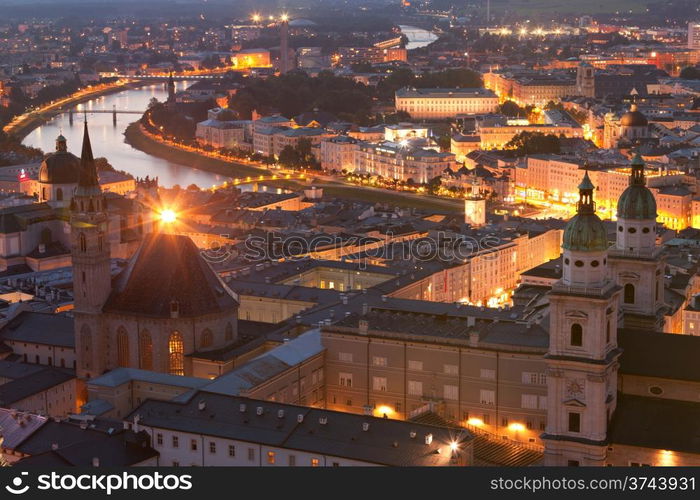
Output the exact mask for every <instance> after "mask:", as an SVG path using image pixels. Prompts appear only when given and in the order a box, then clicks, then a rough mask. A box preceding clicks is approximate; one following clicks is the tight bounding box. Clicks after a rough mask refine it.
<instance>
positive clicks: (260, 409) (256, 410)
mask: <svg viewBox="0 0 700 500" xmlns="http://www.w3.org/2000/svg"><path fill="white" fill-rule="evenodd" d="M255 413H256V414H257V415H262V414H263V407H262V406H258V407H257V408H256V409H255Z"/></svg>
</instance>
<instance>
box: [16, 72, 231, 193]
mask: <svg viewBox="0 0 700 500" xmlns="http://www.w3.org/2000/svg"><path fill="white" fill-rule="evenodd" d="M191 83H193V82H176V84H175V85H176V88H177V90H182V89H184V88H186V87H187V86H189V85H190V84H191ZM153 97H155V98H156V99H158V100H160V101H163V100H164V99H166V98H167V91H166V90H165V86H164V85H163V83H158V84H153V85H148V86H144V87H140V88H137V89H131V90H125V91H123V92H119V93H116V94H110V95H105V96H102V97H97V98H95V99H92V100H90V101H87V102H85V103H83V104H78V105H77V106H75V107H74V108H73V109H74V110H75V111H76V112H75V113H74V114H73V124H72V125H71V124H70V122H69V118H68V113H63V114H60V115H57V116H56V117H54V118H53V119H51V121H49V122H47V123H45V124H43V125H41V126H40V127H37V128H36V129H34V130H32V132H31V133H29V135H27V136H26V137H25V138H24V141H23V142H24V144H26V145H27V146H33V147H36V148H41V149H42V150H43V151H44V152H46V153H48V152H50V151H53V150H54V149H55V141H56V137H57V136H58V135H59V134H61V133H62V134H63V135H64V136H65V137H66V139H67V141H68V149H69V150H70V151H71V152H72V153H73V154H75V155H76V156H80V148H81V146H82V143H83V111H86V112H87V119H88V126H89V127H90V139H91V140H92V151H93V153H94V155H95V157H100V156H104V157H105V158H107V160H108V161H109V162H110V163H111V164H112V165H113V166H114V168H116V169H117V170H123V171H125V172H128V173H130V174H132V175H133V176H135V177H145V176H147V175H149V176H151V177H158V180H159V184H160V185H161V186H164V187H172V186H173V185H175V184H179V185H180V186H182V187H186V186H189V185H190V184H197V185H198V186H200V187H211V186H212V185H215V184H221V183H222V182H224V181H226V180H227V179H228V178H227V177H225V176H221V175H217V174H213V173H210V172H205V171H203V170H196V169H193V168H191V167H188V166H187V165H180V164H177V163H173V162H170V161H167V160H163V159H160V158H156V157H155V156H150V155H148V154H146V153H144V152H142V151H139V150H138V149H134V148H132V147H131V146H130V145H129V144H127V143H125V142H124V130H125V129H126V127H127V126H128V125H129V123H131V122H134V121H136V120H138V119H139V118H140V116H139V115H137V114H117V124H116V125H114V124H113V122H112V113H91V112H90V111H91V110H109V111H111V110H112V106H116V107H117V110H130V111H145V110H146V107H147V106H148V102H149V101H150V100H151V98H153Z"/></svg>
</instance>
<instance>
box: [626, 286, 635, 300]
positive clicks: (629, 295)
mask: <svg viewBox="0 0 700 500" xmlns="http://www.w3.org/2000/svg"><path fill="white" fill-rule="evenodd" d="M624 293H625V296H624V301H625V304H634V285H633V284H632V283H627V284H626V285H625V292H624Z"/></svg>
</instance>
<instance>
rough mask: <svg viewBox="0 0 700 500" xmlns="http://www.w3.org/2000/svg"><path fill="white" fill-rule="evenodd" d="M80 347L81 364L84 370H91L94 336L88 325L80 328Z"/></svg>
mask: <svg viewBox="0 0 700 500" xmlns="http://www.w3.org/2000/svg"><path fill="white" fill-rule="evenodd" d="M80 345H81V350H82V351H83V356H82V359H81V364H82V365H83V368H85V369H90V358H91V357H92V334H91V333H90V327H89V326H87V325H83V326H82V327H80ZM25 356H26V354H25ZM25 361H26V359H25Z"/></svg>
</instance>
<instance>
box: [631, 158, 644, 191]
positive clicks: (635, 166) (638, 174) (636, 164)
mask: <svg viewBox="0 0 700 500" xmlns="http://www.w3.org/2000/svg"><path fill="white" fill-rule="evenodd" d="M631 165H632V175H631V176H630V186H634V185H637V186H644V185H645V184H646V179H645V178H644V160H643V159H642V155H640V154H639V153H637V154H635V155H634V158H633V159H632V164H631Z"/></svg>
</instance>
